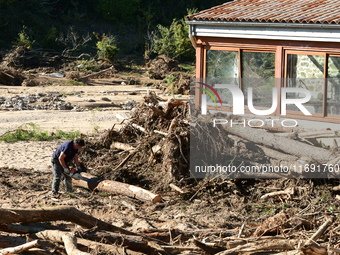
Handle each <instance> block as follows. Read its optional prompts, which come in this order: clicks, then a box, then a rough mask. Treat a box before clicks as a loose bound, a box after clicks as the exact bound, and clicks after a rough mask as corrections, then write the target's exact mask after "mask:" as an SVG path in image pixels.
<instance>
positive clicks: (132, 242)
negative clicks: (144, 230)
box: [75, 230, 150, 252]
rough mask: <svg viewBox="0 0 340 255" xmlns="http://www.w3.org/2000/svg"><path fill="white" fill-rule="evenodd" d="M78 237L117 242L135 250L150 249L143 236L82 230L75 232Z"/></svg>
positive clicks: (109, 242) (103, 241) (111, 242)
mask: <svg viewBox="0 0 340 255" xmlns="http://www.w3.org/2000/svg"><path fill="white" fill-rule="evenodd" d="M75 235H76V236H77V237H78V238H83V239H88V240H91V241H96V242H101V243H108V244H116V245H118V246H122V247H127V248H128V249H131V250H134V251H141V252H147V251H150V247H149V245H148V242H147V241H146V240H145V239H144V238H143V237H141V236H131V235H123V234H117V233H109V232H105V231H92V230H90V231H82V232H78V231H76V232H75Z"/></svg>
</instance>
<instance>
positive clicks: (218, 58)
mask: <svg viewBox="0 0 340 255" xmlns="http://www.w3.org/2000/svg"><path fill="white" fill-rule="evenodd" d="M206 68H207V73H206V76H207V83H208V84H209V85H210V86H212V87H214V85H215V84H232V85H235V86H237V87H239V85H238V84H239V83H238V73H239V71H238V52H237V51H223V50H208V51H207V64H206ZM216 91H217V93H218V94H219V95H220V96H221V99H222V102H223V105H224V106H230V105H231V104H232V95H231V93H230V91H229V90H227V89H216ZM207 104H209V105H215V104H216V103H214V102H213V101H212V99H211V97H207Z"/></svg>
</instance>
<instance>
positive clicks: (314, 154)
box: [221, 125, 336, 163]
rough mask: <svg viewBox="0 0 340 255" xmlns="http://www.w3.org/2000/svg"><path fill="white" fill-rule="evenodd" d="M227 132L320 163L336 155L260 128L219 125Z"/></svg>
mask: <svg viewBox="0 0 340 255" xmlns="http://www.w3.org/2000/svg"><path fill="white" fill-rule="evenodd" d="M221 127H223V128H224V129H225V130H226V131H227V132H228V133H230V134H234V135H237V136H240V137H242V138H244V139H247V140H249V141H252V142H254V143H257V144H261V145H264V146H267V147H269V148H272V149H275V150H280V151H283V152H285V153H288V154H291V155H295V156H298V157H309V158H311V159H314V160H316V161H318V162H320V163H326V162H329V161H331V160H333V159H334V158H335V157H336V156H334V155H332V153H331V152H330V151H329V150H326V149H323V148H319V147H315V146H312V145H309V144H306V143H301V142H299V141H295V140H292V139H290V138H286V137H280V136H277V135H274V134H271V133H268V132H266V131H265V130H262V129H256V128H249V127H244V126H233V127H230V126H228V125H221Z"/></svg>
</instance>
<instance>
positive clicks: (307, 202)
mask: <svg viewBox="0 0 340 255" xmlns="http://www.w3.org/2000/svg"><path fill="white" fill-rule="evenodd" d="M43 79H45V78H43ZM124 80H125V79H124V77H119V76H116V77H109V78H105V79H97V80H95V81H92V82H91V84H90V85H88V86H50V85H48V86H41V87H39V86H34V87H20V86H19V87H18V86H15V87H13V86H1V87H0V89H1V90H0V92H1V95H2V96H4V95H10V96H12V95H22V94H25V93H37V92H44V91H58V92H64V93H65V94H67V98H66V99H65V100H69V101H70V102H72V103H74V104H77V105H79V106H80V107H84V108H87V110H84V111H79V112H77V111H20V112H19V111H1V112H0V115H1V120H0V121H1V129H0V130H1V132H2V133H3V132H6V131H8V130H14V129H16V128H18V127H19V126H20V125H22V124H24V123H29V122H34V123H36V124H39V126H41V127H42V128H43V129H48V130H52V131H53V130H56V129H62V130H65V131H69V130H80V131H81V132H82V133H84V135H86V137H87V139H89V140H90V141H91V146H90V148H91V149H93V148H96V149H98V150H99V149H100V148H99V147H98V144H101V142H103V137H104V136H105V135H107V132H108V130H111V131H114V132H117V134H119V132H120V130H121V129H122V128H124V123H122V122H121V119H119V118H117V117H116V114H117V113H119V114H121V115H124V114H127V115H129V114H130V111H129V110H124V109H122V108H121V107H117V105H120V104H121V103H125V102H126V101H128V100H134V101H136V102H137V103H138V102H141V103H142V102H143V101H144V99H143V97H142V95H146V94H147V93H149V92H150V91H154V92H155V93H156V94H157V95H158V96H159V97H161V98H163V99H164V100H167V99H169V98H170V97H171V95H168V94H164V91H161V90H157V89H155V88H153V87H145V86H142V85H124V84H122V82H124ZM103 92H104V93H103ZM131 92H134V93H131ZM103 94H105V97H108V98H109V99H110V100H111V101H110V102H114V103H115V106H112V105H109V104H110V102H109V103H108V101H105V102H104V101H103V100H102V98H103ZM79 95H80V96H79ZM88 99H94V100H95V102H89V101H88ZM187 99H188V98H187V97H186V96H183V95H178V96H177V97H176V100H179V101H183V102H186V101H187ZM148 114H149V113H148ZM149 116H151V115H149ZM157 121H158V120H155V122H157ZM150 123H152V122H151V121H150ZM157 123H158V124H159V126H158V127H159V128H160V125H163V124H164V123H163V122H157ZM168 124H170V121H169V123H168ZM150 125H151V124H150ZM164 125H165V124H164ZM124 132H125V133H124V135H125V137H126V136H127V135H128V133H127V131H126V130H125V131H124ZM183 132H184V131H183ZM114 134H115V133H113V134H111V135H114ZM120 134H121V133H120ZM133 135H134V136H136V134H133ZM178 135H180V134H178ZM137 136H138V135H137ZM139 136H142V135H141V134H139ZM157 139H158V140H162V138H161V136H160V137H158V138H157ZM113 140H114V139H113ZM125 141H126V140H125ZM60 142H62V141H53V142H18V143H14V144H7V143H1V144H0V147H1V150H0V152H1V159H0V162H1V166H0V194H2V195H1V197H0V208H1V209H14V208H24V209H39V208H45V207H57V206H72V207H75V208H77V209H78V210H80V211H82V212H84V213H86V214H89V215H92V216H93V217H96V218H98V219H101V220H103V221H105V222H108V223H111V224H113V225H115V226H118V227H121V228H124V229H127V230H130V231H132V232H135V233H141V234H150V233H153V232H156V233H167V234H169V235H168V236H167V237H166V238H165V239H166V242H167V243H169V245H172V246H181V247H190V249H189V248H188V250H185V249H182V250H180V251H179V250H177V251H174V250H172V251H168V254H215V253H217V252H216V251H215V252H212V253H204V252H203V251H202V250H201V249H200V248H198V246H195V245H194V240H199V241H202V242H205V243H209V244H210V245H213V244H215V245H217V246H219V247H222V246H223V243H225V242H226V241H228V240H240V239H247V238H250V237H252V236H253V235H254V233H255V232H256V231H260V230H259V228H260V227H261V224H263V222H265V220H267V219H268V218H270V217H272V216H275V215H277V214H278V213H282V212H283V213H284V214H285V217H287V218H286V220H285V222H284V224H279V225H280V226H279V227H278V226H275V227H273V228H272V229H270V228H267V229H266V231H262V232H261V234H260V235H261V236H262V235H263V236H280V237H283V238H285V239H286V240H289V239H294V240H296V239H298V240H301V242H304V241H306V240H308V238H309V237H311V236H312V235H313V233H315V232H316V231H317V229H318V228H319V226H320V225H322V223H323V222H324V221H325V219H326V218H327V217H333V221H332V224H331V225H330V226H329V227H328V228H327V229H326V230H325V232H324V233H323V234H322V235H321V236H320V237H319V238H318V239H317V243H318V244H320V245H321V246H323V247H327V246H331V247H337V245H338V243H339V241H340V232H339V231H338V229H339V228H338V225H339V212H340V201H339V194H340V193H339V191H336V190H334V187H336V186H337V185H339V181H338V179H332V180H326V179H316V180H308V179H285V178H282V179H255V180H254V179H236V180H235V179H213V180H195V179H191V178H189V177H188V175H185V176H184V177H183V178H175V179H172V180H167V178H166V177H165V175H166V173H165V172H164V171H162V169H161V168H160V166H162V162H161V161H160V162H158V164H157V165H155V167H150V164H147V162H144V161H143V160H145V159H143V158H139V157H137V158H136V159H134V160H132V161H131V162H130V163H129V164H127V165H125V166H124V167H122V168H119V169H116V166H117V165H118V164H119V163H120V162H121V160H122V159H123V158H125V156H126V154H124V153H122V152H117V155H120V156H116V155H113V156H112V158H108V157H107V154H105V153H106V152H107V151H109V149H107V148H103V153H101V154H98V155H97V156H96V157H93V156H92V157H90V156H89V154H88V153H89V152H88V151H87V154H86V153H85V152H84V153H83V154H82V153H81V154H80V157H82V156H83V158H84V159H85V160H84V163H85V164H87V165H88V166H89V169H88V171H89V172H90V173H91V174H94V175H97V176H99V175H100V176H102V177H105V179H110V180H116V181H123V182H125V183H129V184H133V185H136V186H140V187H142V188H145V189H147V190H150V191H152V192H154V193H156V194H159V195H161V196H162V200H161V202H159V203H152V202H149V201H142V200H138V199H135V198H131V197H127V196H124V195H120V194H109V193H107V192H92V191H89V190H87V189H83V188H80V187H75V188H74V189H75V190H74V193H62V195H61V197H60V199H59V200H58V201H55V200H52V199H51V197H50V191H51V180H52V174H51V169H50V166H49V158H50V155H51V153H52V152H53V150H54V149H55V148H56V146H57V145H58V144H59V143H60ZM98 142H99V143H98ZM152 143H155V141H150V144H152ZM104 152H105V153H104ZM181 153H183V152H181ZM103 155H105V157H104V156H103ZM101 157H102V158H101ZM86 159H88V160H91V162H86ZM138 160H140V162H142V161H143V164H142V163H140V162H138ZM167 160H169V159H167ZM174 160H175V159H174ZM94 162H100V167H101V168H99V165H97V166H98V168H96V165H95V164H94ZM139 163H140V164H139ZM146 166H148V167H146ZM112 169H116V170H115V171H116V172H115V173H113V172H110V170H111V171H112ZM170 183H174V184H176V185H177V186H178V187H180V188H181V189H182V190H183V191H184V193H183V194H182V193H179V192H178V191H176V190H174V189H172V188H170V186H169V184H170ZM287 189H293V190H294V192H292V193H291V194H288V195H287V194H284V195H281V196H274V197H270V198H268V199H261V197H262V196H263V195H265V194H267V193H270V192H274V191H283V190H287ZM61 190H63V187H62V186H61ZM60 224H64V225H66V226H67V227H68V229H69V230H72V228H73V224H72V223H66V222H64V223H61V222H52V223H43V228H45V229H48V228H51V229H52V228H55V227H56V226H60ZM262 227H263V226H262ZM211 230H214V231H213V234H212V233H211V232H209V231H211ZM228 230H230V232H227V231H228ZM184 233H190V235H189V237H188V236H186V237H185V238H183V237H184V236H185V235H184ZM10 235H12V236H15V237H17V238H24V237H25V236H27V234H22V235H16V234H10V233H8V232H5V231H3V232H0V237H1V236H10ZM0 245H1V247H0V248H5V247H8V246H11V244H9V243H1V238H0ZM56 247H59V248H58V249H57V248H56ZM60 247H61V248H60ZM297 248H298V247H296V249H297ZM224 249H226V247H225V246H224ZM277 252H279V251H277ZM275 253H276V252H273V251H272V252H269V253H267V254H275ZM46 254H66V253H65V250H63V245H62V244H58V245H56V244H54V246H53V245H52V246H50V248H49V250H46ZM91 254H100V253H98V251H97V253H96V251H94V250H92V251H91ZM102 254H105V253H102ZM145 254H148V253H147V252H146V253H145ZM240 254H241V253H240ZM242 254H243V253H242ZM252 254H260V253H256V252H255V253H252ZM262 254H264V253H262ZM306 254H308V253H306ZM319 254H322V253H319Z"/></svg>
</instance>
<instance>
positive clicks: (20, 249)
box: [0, 240, 39, 255]
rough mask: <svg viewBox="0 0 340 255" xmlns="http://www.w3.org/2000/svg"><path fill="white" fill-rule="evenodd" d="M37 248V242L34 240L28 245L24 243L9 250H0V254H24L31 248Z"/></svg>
mask: <svg viewBox="0 0 340 255" xmlns="http://www.w3.org/2000/svg"><path fill="white" fill-rule="evenodd" d="M38 246H39V242H38V240H34V241H32V242H29V243H25V244H22V245H19V246H16V247H11V248H6V249H2V250H0V254H1V255H5V254H17V253H20V252H24V251H27V250H29V249H31V248H35V247H38Z"/></svg>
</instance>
